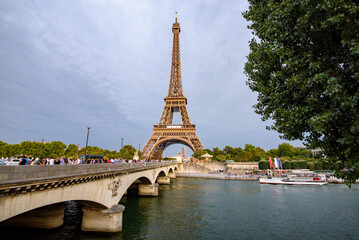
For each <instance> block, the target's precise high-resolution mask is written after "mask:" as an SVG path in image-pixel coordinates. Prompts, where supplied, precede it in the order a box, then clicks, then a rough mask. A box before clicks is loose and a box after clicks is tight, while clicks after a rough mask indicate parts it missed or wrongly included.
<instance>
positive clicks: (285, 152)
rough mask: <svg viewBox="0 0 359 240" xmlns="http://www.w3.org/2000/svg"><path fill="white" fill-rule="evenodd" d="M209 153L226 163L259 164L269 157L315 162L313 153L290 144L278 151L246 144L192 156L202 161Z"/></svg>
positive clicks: (279, 147) (206, 151)
mask: <svg viewBox="0 0 359 240" xmlns="http://www.w3.org/2000/svg"><path fill="white" fill-rule="evenodd" d="M205 153H209V154H211V155H213V160H215V161H220V162H224V161H226V160H234V161H236V162H258V161H260V160H268V159H269V157H272V158H274V157H280V158H281V161H285V160H314V156H313V153H312V152H311V151H310V150H308V149H305V148H296V147H293V146H292V145H291V144H289V143H282V144H280V145H278V148H277V149H271V150H269V151H265V150H264V149H262V148H260V147H255V146H253V145H252V144H246V145H245V147H244V149H242V148H241V147H237V148H234V147H230V146H226V147H225V148H223V150H220V149H219V148H213V150H210V149H205V150H197V151H196V152H195V153H194V154H193V155H192V156H193V157H195V158H198V159H200V157H201V156H202V155H203V154H205Z"/></svg>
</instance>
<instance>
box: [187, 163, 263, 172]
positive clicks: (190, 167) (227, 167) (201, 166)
mask: <svg viewBox="0 0 359 240" xmlns="http://www.w3.org/2000/svg"><path fill="white" fill-rule="evenodd" d="M180 169H181V171H180V173H211V172H226V173H232V174H235V173H237V172H238V174H243V173H246V172H253V171H258V170H259V168H258V163H257V162H234V163H227V162H195V163H184V164H183V166H182V167H181V168H180Z"/></svg>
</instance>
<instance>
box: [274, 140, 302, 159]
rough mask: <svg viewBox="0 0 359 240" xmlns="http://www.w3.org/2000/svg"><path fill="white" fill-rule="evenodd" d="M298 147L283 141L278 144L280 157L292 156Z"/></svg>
mask: <svg viewBox="0 0 359 240" xmlns="http://www.w3.org/2000/svg"><path fill="white" fill-rule="evenodd" d="M296 150H297V149H296V148H295V147H293V146H292V145H290V144H289V143H282V144H279V145H278V152H277V153H278V157H290V158H291V157H292V156H293V155H294V154H295V152H296Z"/></svg>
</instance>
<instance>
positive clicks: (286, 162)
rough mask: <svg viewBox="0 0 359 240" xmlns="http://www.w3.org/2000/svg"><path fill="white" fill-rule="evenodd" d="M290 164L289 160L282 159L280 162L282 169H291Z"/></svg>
mask: <svg viewBox="0 0 359 240" xmlns="http://www.w3.org/2000/svg"><path fill="white" fill-rule="evenodd" d="M291 167H292V165H291V163H290V162H289V161H283V162H282V168H283V169H291Z"/></svg>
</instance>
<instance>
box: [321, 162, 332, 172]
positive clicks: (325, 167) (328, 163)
mask: <svg viewBox="0 0 359 240" xmlns="http://www.w3.org/2000/svg"><path fill="white" fill-rule="evenodd" d="M323 169H324V170H331V169H332V164H331V163H330V162H329V161H324V162H323Z"/></svg>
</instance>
